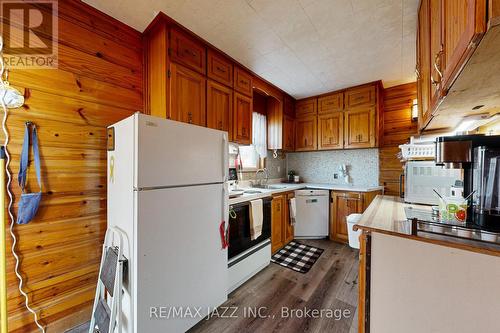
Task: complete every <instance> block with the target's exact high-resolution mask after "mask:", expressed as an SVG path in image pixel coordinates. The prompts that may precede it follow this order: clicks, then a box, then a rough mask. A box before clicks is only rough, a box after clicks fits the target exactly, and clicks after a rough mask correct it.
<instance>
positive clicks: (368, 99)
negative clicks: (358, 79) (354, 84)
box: [345, 86, 376, 108]
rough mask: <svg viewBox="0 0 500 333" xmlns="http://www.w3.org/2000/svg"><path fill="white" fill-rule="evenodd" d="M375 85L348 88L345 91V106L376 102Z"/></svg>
mask: <svg viewBox="0 0 500 333" xmlns="http://www.w3.org/2000/svg"><path fill="white" fill-rule="evenodd" d="M375 94H376V89H375V86H366V87H359V88H353V89H347V90H346V92H345V107H346V108H354V107H359V106H371V105H375V102H376V96H375Z"/></svg>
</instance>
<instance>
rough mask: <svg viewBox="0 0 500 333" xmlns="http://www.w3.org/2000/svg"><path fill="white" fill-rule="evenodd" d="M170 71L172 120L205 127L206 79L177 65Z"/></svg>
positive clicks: (173, 64) (172, 66) (172, 64)
mask: <svg viewBox="0 0 500 333" xmlns="http://www.w3.org/2000/svg"><path fill="white" fill-rule="evenodd" d="M170 71H171V78H170V87H171V89H170V119H172V120H177V121H182V122H185V123H189V124H194V125H200V126H205V125H206V109H205V89H206V87H205V85H206V79H205V77H204V76H203V75H201V74H199V73H197V72H195V71H192V70H190V69H188V68H186V67H184V66H182V65H179V64H176V63H171V64H170Z"/></svg>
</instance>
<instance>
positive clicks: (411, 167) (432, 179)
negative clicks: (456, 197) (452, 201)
mask: <svg viewBox="0 0 500 333" xmlns="http://www.w3.org/2000/svg"><path fill="white" fill-rule="evenodd" d="M457 180H460V181H463V170H462V169H445V168H443V167H441V166H437V165H436V163H435V162H434V161H407V162H406V165H405V169H404V192H403V189H402V185H403V180H402V179H400V184H399V185H400V187H399V188H400V196H401V197H402V198H404V201H405V202H407V203H414V204H424V205H438V204H439V199H438V197H437V196H436V194H435V193H434V191H433V190H436V191H437V192H438V193H439V194H441V195H442V196H449V195H450V187H451V186H452V185H454V184H455V182H456V181H457Z"/></svg>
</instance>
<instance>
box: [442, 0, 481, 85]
mask: <svg viewBox="0 0 500 333" xmlns="http://www.w3.org/2000/svg"><path fill="white" fill-rule="evenodd" d="M486 2H487V1H478V0H445V1H443V2H442V10H443V12H442V19H443V22H442V25H443V30H442V31H443V45H444V50H443V52H444V54H443V57H444V59H443V68H442V72H443V78H442V80H443V83H442V87H443V90H444V91H446V90H448V88H449V87H450V86H451V84H452V83H453V81H454V79H455V77H456V75H457V74H458V72H459V70H460V67H461V66H462V65H464V64H465V61H467V59H468V58H469V56H470V55H471V54H472V52H473V51H474V49H475V45H476V43H477V42H478V41H479V39H480V37H481V36H482V34H483V33H484V32H485V31H486Z"/></svg>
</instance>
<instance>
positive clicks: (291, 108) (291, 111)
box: [283, 95, 295, 117]
mask: <svg viewBox="0 0 500 333" xmlns="http://www.w3.org/2000/svg"><path fill="white" fill-rule="evenodd" d="M283 113H284V114H286V115H289V116H291V117H295V103H294V100H293V98H292V97H290V96H288V95H285V96H284V97H283Z"/></svg>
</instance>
